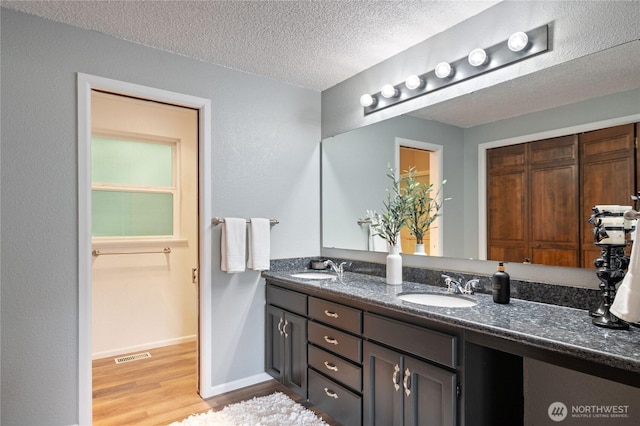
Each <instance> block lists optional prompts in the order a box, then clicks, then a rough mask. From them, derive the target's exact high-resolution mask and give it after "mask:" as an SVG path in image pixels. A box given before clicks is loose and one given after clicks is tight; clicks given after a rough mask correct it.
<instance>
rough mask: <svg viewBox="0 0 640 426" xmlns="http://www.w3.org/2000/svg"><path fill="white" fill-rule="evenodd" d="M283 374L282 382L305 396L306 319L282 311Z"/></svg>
mask: <svg viewBox="0 0 640 426" xmlns="http://www.w3.org/2000/svg"><path fill="white" fill-rule="evenodd" d="M282 331H283V335H284V364H285V365H284V376H283V379H282V383H283V384H284V385H285V386H287V387H288V388H289V389H291V390H293V391H294V392H295V393H297V394H298V395H300V396H302V397H304V398H305V399H306V398H307V319H306V318H304V317H301V316H299V315H296V314H292V313H290V312H285V313H284V324H283V325H282Z"/></svg>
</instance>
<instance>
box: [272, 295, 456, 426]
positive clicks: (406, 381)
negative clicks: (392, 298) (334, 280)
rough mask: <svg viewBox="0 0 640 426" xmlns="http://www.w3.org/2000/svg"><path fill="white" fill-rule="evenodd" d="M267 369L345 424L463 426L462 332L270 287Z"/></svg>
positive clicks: (313, 403)
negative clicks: (460, 413)
mask: <svg viewBox="0 0 640 426" xmlns="http://www.w3.org/2000/svg"><path fill="white" fill-rule="evenodd" d="M266 328H267V330H266V335H267V340H266V351H267V354H266V365H267V366H266V369H267V372H268V373H269V374H270V375H272V376H273V377H275V378H276V379H278V380H280V381H281V382H282V383H284V384H285V385H286V386H288V387H289V388H290V389H293V390H294V391H295V392H296V393H298V394H299V395H301V396H303V397H305V398H308V400H309V402H310V403H311V404H312V405H314V406H315V407H317V408H318V409H320V410H321V411H323V412H325V413H327V414H328V415H330V416H331V417H332V418H333V419H334V420H335V421H337V422H338V423H340V424H344V425H349V426H352V425H354V426H357V425H367V426H369V425H382V426H401V425H412V426H413V425H416V426H417V425H420V426H422V425H427V426H429V425H439V426H453V425H457V422H458V415H457V413H458V395H457V393H458V384H457V374H456V372H457V369H458V368H460V366H459V363H458V352H457V341H458V337H457V336H455V335H451V334H447V333H442V332H440V331H435V330H431V329H429V328H425V327H419V326H416V325H411V324H408V323H405V322H403V321H398V320H393V319H390V318H387V317H384V316H380V315H377V314H373V313H370V312H366V310H365V311H364V312H363V310H362V309H357V308H355V307H353V306H346V305H343V304H340V303H336V302H331V301H328V300H324V299H320V298H317V297H314V296H308V295H306V294H304V293H300V292H297V291H292V290H288V289H285V288H283V287H279V286H276V285H273V284H272V283H268V284H267V312H266Z"/></svg>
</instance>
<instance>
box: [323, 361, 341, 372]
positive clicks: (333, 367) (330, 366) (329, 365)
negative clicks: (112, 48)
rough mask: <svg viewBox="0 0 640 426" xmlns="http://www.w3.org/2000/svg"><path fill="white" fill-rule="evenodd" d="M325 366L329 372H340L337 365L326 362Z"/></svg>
mask: <svg viewBox="0 0 640 426" xmlns="http://www.w3.org/2000/svg"><path fill="white" fill-rule="evenodd" d="M324 366H325V367H327V370H331V371H338V367H337V366H336V365H335V364H330V363H329V362H327V361H325V362H324Z"/></svg>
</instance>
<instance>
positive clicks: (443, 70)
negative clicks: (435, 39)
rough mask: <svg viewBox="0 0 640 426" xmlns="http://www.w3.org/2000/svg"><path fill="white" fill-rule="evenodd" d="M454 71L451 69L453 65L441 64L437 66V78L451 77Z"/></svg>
mask: <svg viewBox="0 0 640 426" xmlns="http://www.w3.org/2000/svg"><path fill="white" fill-rule="evenodd" d="M452 71H453V69H452V68H451V65H449V63H447V62H440V63H439V64H438V65H436V76H438V77H439V78H447V77H451V74H453V72H452Z"/></svg>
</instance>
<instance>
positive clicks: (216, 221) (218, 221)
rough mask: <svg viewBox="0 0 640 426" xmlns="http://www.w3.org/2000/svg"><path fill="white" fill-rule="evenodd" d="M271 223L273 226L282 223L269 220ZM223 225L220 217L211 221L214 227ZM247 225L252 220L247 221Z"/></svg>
mask: <svg viewBox="0 0 640 426" xmlns="http://www.w3.org/2000/svg"><path fill="white" fill-rule="evenodd" d="M269 222H271V225H277V224H279V223H280V222H279V221H278V220H277V219H269ZM221 223H224V219H223V218H220V217H214V218H213V219H211V224H212V225H213V226H218V225H220V224H221ZM247 223H251V219H247Z"/></svg>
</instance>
